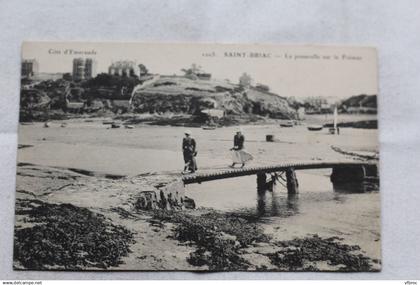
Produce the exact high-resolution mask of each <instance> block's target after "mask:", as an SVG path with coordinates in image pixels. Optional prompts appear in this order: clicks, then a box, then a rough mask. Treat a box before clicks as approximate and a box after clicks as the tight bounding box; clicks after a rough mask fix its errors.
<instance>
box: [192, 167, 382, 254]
mask: <svg viewBox="0 0 420 285" xmlns="http://www.w3.org/2000/svg"><path fill="white" fill-rule="evenodd" d="M330 173H331V170H309V171H308V170H304V171H297V177H298V181H299V194H298V195H295V196H289V195H287V189H286V188H285V187H284V186H283V185H280V184H277V185H276V186H275V187H274V189H273V192H269V191H267V192H266V193H265V195H263V196H259V195H258V194H257V187H256V185H257V183H256V176H255V175H254V176H247V177H240V178H230V179H224V180H222V181H221V180H219V181H212V182H205V183H202V184H191V185H188V186H187V189H186V195H187V196H189V197H190V198H193V199H194V200H195V202H196V204H197V206H198V207H200V206H201V207H211V208H214V209H217V210H220V211H223V212H227V213H235V214H240V215H243V216H245V217H247V218H255V219H256V220H257V221H259V222H260V223H261V224H262V225H263V227H264V229H265V232H266V233H268V234H271V235H272V236H273V237H274V238H275V239H278V240H287V239H293V238H302V237H305V236H307V235H311V234H318V235H319V236H324V237H331V236H338V237H341V238H344V240H345V241H346V242H348V243H350V244H357V245H359V246H361V248H362V251H364V252H365V253H366V254H368V255H369V256H371V257H372V258H378V259H379V258H380V219H379V202H380V200H379V192H366V193H357V192H362V189H352V190H354V192H356V193H349V192H347V193H346V192H337V191H334V188H333V185H332V183H331V182H330V178H329V175H330Z"/></svg>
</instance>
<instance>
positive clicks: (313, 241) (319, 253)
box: [268, 235, 373, 272]
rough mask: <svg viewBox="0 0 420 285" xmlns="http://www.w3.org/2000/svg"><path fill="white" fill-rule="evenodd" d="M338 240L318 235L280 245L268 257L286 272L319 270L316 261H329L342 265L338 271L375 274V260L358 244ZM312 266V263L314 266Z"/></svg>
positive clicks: (280, 243) (334, 264) (330, 263)
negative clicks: (373, 262)
mask: <svg viewBox="0 0 420 285" xmlns="http://www.w3.org/2000/svg"><path fill="white" fill-rule="evenodd" d="M338 239H339V238H338V237H330V238H326V239H323V238H320V237H319V236H318V235H313V236H311V237H307V238H303V239H294V240H289V241H282V242H277V243H276V245H278V246H280V247H282V249H281V250H279V251H277V252H275V253H273V254H268V257H269V258H270V259H271V262H272V263H273V264H275V265H277V266H278V267H279V268H280V269H283V270H294V271H297V270H300V271H319V269H318V268H317V266H314V265H313V262H319V261H326V262H327V263H328V264H329V265H331V266H339V267H338V269H335V270H334V271H346V272H356V271H357V272H359V271H373V269H372V266H371V263H370V261H371V259H370V258H369V257H366V256H363V255H362V254H360V253H359V254H356V253H353V251H358V250H360V247H359V246H357V245H347V244H342V243H339V242H337V241H336V240H338ZM311 263H312V264H311Z"/></svg>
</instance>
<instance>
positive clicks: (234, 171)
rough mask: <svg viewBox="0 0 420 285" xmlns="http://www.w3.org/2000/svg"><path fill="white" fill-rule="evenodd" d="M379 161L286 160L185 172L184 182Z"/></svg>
mask: <svg viewBox="0 0 420 285" xmlns="http://www.w3.org/2000/svg"><path fill="white" fill-rule="evenodd" d="M377 163H378V161H300V162H284V163H279V164H275V165H264V166H256V167H252V166H249V167H244V168H229V169H218V170H210V171H206V172H198V173H194V174H185V175H183V177H182V180H183V181H184V184H193V183H201V182H205V181H212V180H218V179H225V178H232V177H241V176H248V175H255V174H259V173H274V172H281V171H286V170H287V169H290V168H293V169H294V170H305V169H322V168H334V167H339V166H343V167H345V166H347V167H351V166H374V165H375V166H376V165H377Z"/></svg>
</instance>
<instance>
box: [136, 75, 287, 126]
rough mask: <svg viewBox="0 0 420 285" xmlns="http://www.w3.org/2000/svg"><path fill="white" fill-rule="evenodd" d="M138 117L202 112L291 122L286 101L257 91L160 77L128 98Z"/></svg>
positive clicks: (217, 82)
mask: <svg viewBox="0 0 420 285" xmlns="http://www.w3.org/2000/svg"><path fill="white" fill-rule="evenodd" d="M131 104H132V106H131V107H132V110H133V111H134V112H137V113H157V114H161V113H166V112H170V113H183V114H190V115H197V114H199V113H200V112H201V111H202V110H204V109H212V108H216V109H221V110H224V111H225V113H226V114H227V115H245V114H255V115H262V116H269V117H272V118H294V117H295V111H294V110H293V109H292V108H291V107H290V106H289V105H288V103H287V100H286V98H283V97H280V96H278V95H276V94H274V93H271V92H268V91H263V90H258V89H257V88H245V89H244V88H242V87H241V86H239V85H236V84H232V83H228V82H225V81H217V80H199V79H198V80H193V79H189V78H186V77H180V76H172V77H161V78H159V79H158V80H156V81H154V82H153V84H148V85H146V86H145V87H144V88H141V87H140V88H136V89H135V91H134V94H133V96H132V98H131Z"/></svg>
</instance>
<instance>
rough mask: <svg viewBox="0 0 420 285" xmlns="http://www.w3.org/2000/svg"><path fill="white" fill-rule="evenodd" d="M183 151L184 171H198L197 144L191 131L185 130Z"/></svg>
mask: <svg viewBox="0 0 420 285" xmlns="http://www.w3.org/2000/svg"><path fill="white" fill-rule="evenodd" d="M182 153H183V155H184V163H185V165H184V171H183V172H184V173H188V172H190V173H194V172H196V171H197V161H196V160H195V157H196V156H197V145H196V142H195V140H194V138H193V137H192V133H191V131H189V130H187V131H185V137H184V139H183V140H182Z"/></svg>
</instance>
